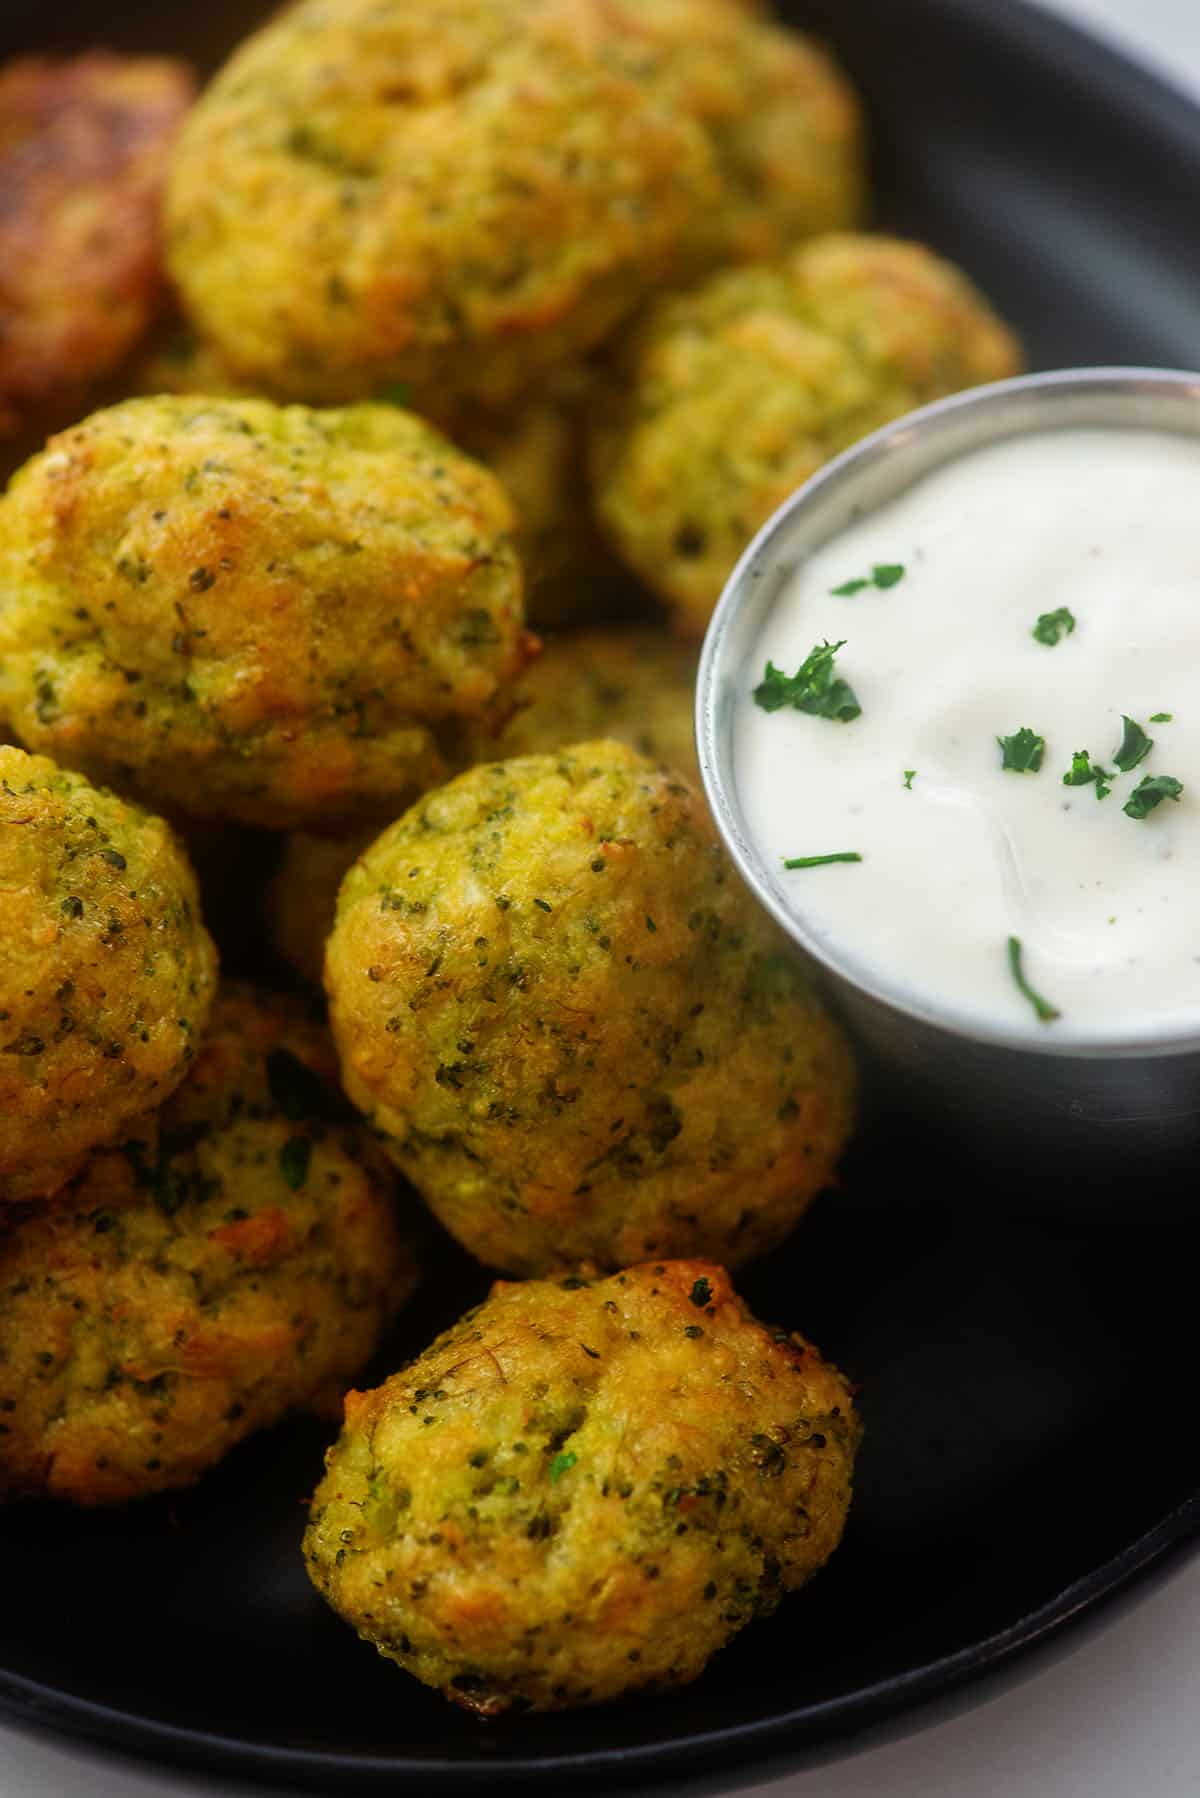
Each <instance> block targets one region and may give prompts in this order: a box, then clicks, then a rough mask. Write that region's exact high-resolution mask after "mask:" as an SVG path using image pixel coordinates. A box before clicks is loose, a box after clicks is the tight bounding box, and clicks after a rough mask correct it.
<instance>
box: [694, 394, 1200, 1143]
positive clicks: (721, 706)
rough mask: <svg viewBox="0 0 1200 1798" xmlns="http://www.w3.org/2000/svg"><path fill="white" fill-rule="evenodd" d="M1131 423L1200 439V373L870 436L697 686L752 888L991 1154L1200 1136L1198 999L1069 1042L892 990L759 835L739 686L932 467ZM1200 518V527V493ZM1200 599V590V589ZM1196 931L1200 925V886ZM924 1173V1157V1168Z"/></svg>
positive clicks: (902, 1102) (930, 413)
mask: <svg viewBox="0 0 1200 1798" xmlns="http://www.w3.org/2000/svg"><path fill="white" fill-rule="evenodd" d="M1095 426H1100V427H1110V428H1111V427H1125V428H1141V429H1147V428H1148V429H1152V430H1156V431H1171V432H1177V433H1180V434H1182V435H1185V436H1189V437H1194V438H1200V374H1186V373H1177V372H1173V371H1172V372H1166V371H1162V370H1158V369H1142V368H1084V369H1067V370H1063V371H1061V372H1057V373H1053V374H1043V375H1027V376H1024V377H1022V378H1020V379H1017V380H1013V381H1002V382H998V383H997V384H996V385H995V386H991V387H979V388H975V389H974V390H972V391H970V392H967V393H963V394H957V395H955V396H954V397H953V398H951V399H947V400H941V401H939V402H938V403H937V404H935V405H932V406H926V407H925V408H924V409H923V410H921V411H919V412H913V413H910V414H908V416H907V417H904V418H901V419H898V420H897V421H896V423H894V424H891V425H888V426H887V427H886V428H885V429H884V430H882V431H878V432H876V433H875V435H874V436H871V437H867V438H864V440H863V441H862V442H861V443H859V444H856V445H855V446H854V448H853V449H850V450H848V451H847V452H846V453H845V454H844V455H842V456H839V457H838V458H837V460H836V461H834V462H830V463H829V464H828V465H827V466H826V467H825V468H823V469H822V470H821V472H820V473H819V474H817V475H815V476H814V477H813V479H812V480H811V481H809V482H808V483H807V484H806V485H805V486H804V487H802V488H800V490H799V491H798V492H797V493H794V494H793V495H792V497H791V498H790V499H789V500H787V501H786V502H785V504H784V505H783V506H781V507H780V509H779V511H778V512H776V513H775V515H774V517H773V518H772V519H771V520H770V521H769V522H768V523H767V524H766V525H764V527H763V529H762V530H761V531H760V532H759V533H758V536H757V537H756V538H755V539H754V541H753V543H752V544H751V545H750V547H749V549H748V550H747V551H746V553H745V554H744V555H743V557H742V559H741V561H740V562H739V563H738V565H737V567H736V568H735V569H734V571H733V574H732V575H731V576H730V578H729V581H728V583H727V585H726V587H725V591H724V593H723V594H722V597H721V601H720V604H719V605H718V607H717V609H716V612H715V614H714V616H713V620H712V623H711V625H710V626H709V630H708V636H707V638H706V640H705V644H704V653H703V656H702V659H701V663H700V673H699V677H698V682H697V691H696V732H697V739H698V745H699V752H700V767H701V772H702V774H703V777H704V785H705V789H706V791H707V794H708V800H709V804H710V805H711V807H712V810H713V814H714V816H715V818H716V821H717V825H718V828H719V829H720V832H721V835H722V836H723V838H724V840H725V845H726V847H727V849H728V850H729V853H730V854H731V855H732V857H733V859H734V862H735V863H736V865H737V868H738V870H739V872H740V874H741V875H742V878H743V879H744V880H745V882H746V884H747V885H748V886H749V887H750V890H751V891H752V892H753V893H754V894H755V896H756V897H757V898H758V900H759V902H760V903H761V904H762V905H764V906H765V907H766V909H767V910H768V911H769V912H770V913H771V915H772V916H773V917H774V918H775V919H776V920H777V922H778V923H779V924H780V925H781V926H782V928H783V929H784V930H785V931H786V932H787V934H788V936H789V937H790V938H791V939H792V941H793V942H794V943H795V944H796V946H797V950H798V952H800V953H801V954H802V955H803V956H804V957H805V959H806V960H807V961H808V963H809V967H810V970H811V971H812V972H814V973H815V974H816V975H817V977H818V983H819V984H820V985H821V986H822V987H823V989H824V991H825V992H826V994H827V996H828V997H829V999H830V1000H831V1002H832V1004H833V1006H834V1008H835V1009H836V1010H837V1011H838V1012H840V1014H841V1015H842V1017H843V1019H844V1020H845V1022H846V1024H847V1026H848V1027H849V1029H850V1031H851V1033H852V1035H854V1036H855V1037H856V1039H857V1041H858V1043H859V1046H860V1048H861V1049H863V1050H865V1052H866V1064H867V1072H868V1085H870V1076H871V1073H872V1071H874V1072H876V1073H880V1074H882V1075H883V1086H884V1087H885V1088H886V1089H887V1092H888V1095H889V1098H888V1103H889V1104H890V1105H891V1106H892V1107H893V1108H895V1107H897V1106H899V1107H900V1108H901V1109H902V1110H903V1111H904V1112H905V1113H909V1112H911V1113H914V1114H916V1115H922V1114H924V1115H925V1116H926V1117H932V1120H933V1121H935V1122H937V1123H939V1124H940V1125H941V1126H943V1127H949V1129H950V1130H951V1132H952V1133H953V1134H954V1135H955V1136H956V1137H959V1138H965V1139H966V1140H967V1142H968V1143H969V1144H971V1145H973V1146H974V1147H975V1148H976V1149H977V1150H981V1151H983V1152H985V1153H987V1154H988V1155H994V1154H999V1155H1000V1156H1001V1157H1002V1158H1003V1157H1007V1156H1009V1155H1016V1156H1018V1157H1020V1158H1022V1159H1026V1160H1027V1159H1028V1158H1029V1156H1030V1155H1031V1154H1037V1155H1038V1156H1039V1157H1041V1156H1044V1157H1045V1160H1046V1162H1047V1163H1049V1164H1051V1165H1053V1166H1054V1167H1055V1168H1058V1169H1060V1170H1067V1169H1075V1170H1079V1171H1080V1172H1083V1171H1085V1170H1089V1169H1092V1170H1103V1172H1104V1173H1105V1174H1107V1175H1109V1176H1116V1175H1117V1174H1118V1172H1119V1170H1121V1169H1125V1170H1128V1169H1130V1168H1131V1167H1132V1166H1136V1165H1148V1164H1149V1163H1150V1162H1151V1161H1154V1162H1160V1161H1161V1160H1162V1159H1163V1158H1164V1157H1167V1156H1170V1155H1171V1154H1173V1153H1175V1154H1181V1155H1182V1154H1184V1153H1186V1152H1187V1151H1189V1150H1194V1149H1195V1147H1196V1146H1197V1145H1198V1144H1200V1012H1198V1013H1197V1017H1196V1022H1195V1026H1194V1028H1192V1029H1190V1030H1188V1031H1186V1032H1184V1031H1180V1030H1175V1031H1174V1032H1172V1033H1164V1035H1163V1036H1162V1038H1161V1039H1153V1040H1146V1039H1144V1038H1143V1039H1141V1040H1139V1041H1137V1042H1133V1041H1130V1040H1128V1039H1124V1040H1123V1039H1122V1037H1121V1035H1120V1031H1119V1028H1116V1027H1114V1030H1113V1032H1112V1034H1111V1035H1105V1036H1099V1035H1097V1036H1096V1037H1095V1038H1094V1039H1088V1040H1085V1041H1080V1042H1074V1041H1072V1042H1066V1043H1062V1044H1059V1043H1056V1042H1055V1040H1054V1037H1053V1034H1052V1030H1051V1029H1047V1030H1046V1031H1045V1033H1044V1034H1042V1035H1038V1036H1034V1035H1033V1034H1032V1033H1031V1032H1029V1031H1023V1032H1018V1031H1016V1030H1006V1029H1005V1028H1004V1027H1003V1026H1001V1025H996V1026H995V1027H992V1026H990V1025H976V1024H971V1025H970V1026H969V1027H968V1026H967V1025H965V1024H963V1023H960V1022H959V1021H957V1020H955V1019H952V1018H950V1017H948V1016H947V1015H946V1014H945V1013H944V1012H943V1011H942V1010H941V1008H940V1007H939V1006H938V1005H937V1004H936V1003H933V1002H930V1003H928V1004H925V1003H923V1002H922V1000H921V998H920V997H919V996H917V997H914V996H913V994H912V992H911V991H910V992H901V991H900V990H893V989H892V988H891V987H890V986H889V984H888V982H887V980H886V979H884V978H881V977H880V976H879V975H878V974H877V973H875V972H868V971H866V970H864V969H863V968H862V967H860V966H858V965H856V963H855V961H854V958H853V957H852V956H851V955H850V954H842V953H841V952H840V951H839V949H838V948H837V946H836V945H832V944H830V943H828V942H822V941H820V940H819V939H818V938H817V937H816V936H815V935H814V934H813V933H812V932H811V931H810V930H809V929H808V927H807V926H806V923H805V920H804V915H803V911H802V910H800V909H798V910H796V911H793V910H791V909H790V907H789V905H788V904H787V902H786V900H785V897H784V892H783V888H782V886H781V884H780V882H779V879H778V877H777V875H776V873H775V871H774V869H773V868H772V867H770V866H768V864H767V862H766V860H765V858H764V856H763V855H762V853H761V852H760V851H759V849H758V847H757V846H756V844H755V843H754V841H753V840H752V838H751V836H750V833H749V830H748V828H747V825H746V821H745V818H744V816H743V812H742V808H741V804H740V801H739V798H738V785H737V766H736V758H735V753H734V739H733V718H734V706H735V699H736V697H737V696H739V695H744V694H745V693H746V691H747V689H748V688H749V687H751V686H753V685H754V684H755V683H756V681H757V680H758V679H759V678H760V677H761V673H762V659H763V652H762V648H761V645H762V640H763V638H762V633H763V629H764V626H765V625H766V622H767V619H768V617H769V616H770V613H771V611H772V608H773V607H774V605H775V603H776V600H777V599H778V597H779V594H780V591H781V589H782V587H783V585H784V584H785V582H786V581H787V580H788V578H789V576H790V575H791V574H792V573H793V572H794V570H795V569H796V568H797V567H798V566H800V565H801V564H802V563H803V562H804V560H805V559H806V557H808V556H809V555H811V554H812V553H813V552H814V551H815V550H816V549H818V548H819V547H820V546H821V545H823V544H824V543H826V542H828V541H829V540H830V539H831V538H833V537H835V536H837V535H838V534H839V533H840V532H842V531H844V530H845V529H847V527H849V526H850V525H851V524H853V523H854V522H855V521H856V520H857V519H859V518H861V517H863V516H865V515H866V514H868V513H870V512H871V511H873V510H874V509H875V508H876V507H878V506H880V505H883V504H886V503H887V502H888V501H889V500H892V499H894V498H896V497H897V496H898V495H899V494H901V493H903V492H905V491H906V490H907V489H908V488H909V487H911V486H912V485H913V484H914V483H915V482H917V481H919V480H920V479H921V478H922V476H924V475H926V474H929V473H931V472H932V471H933V470H934V469H937V468H940V467H942V466H943V465H944V464H946V463H948V462H951V461H953V460H954V459H955V458H956V457H958V456H961V455H964V454H966V453H968V452H969V451H972V450H976V449H981V448H984V447H986V446H987V445H989V444H993V443H998V442H1001V441H1003V440H1004V439H1005V438H1009V437H1016V436H1021V435H1025V434H1028V433H1031V432H1035V431H1054V430H1062V429H1070V428H1079V427H1095ZM1196 529H1197V534H1198V536H1200V503H1198V504H1197V514H1196ZM1197 603H1198V604H1200V597H1198V601H1197ZM1196 900H1197V928H1198V931H1200V893H1197V895H1196ZM909 1171H910V1173H912V1174H914V1175H916V1173H917V1171H918V1170H916V1169H910V1170H909Z"/></svg>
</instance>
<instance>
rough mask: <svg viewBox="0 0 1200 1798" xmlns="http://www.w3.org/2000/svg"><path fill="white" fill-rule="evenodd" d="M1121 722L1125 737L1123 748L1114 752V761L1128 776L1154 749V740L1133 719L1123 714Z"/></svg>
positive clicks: (1122, 743) (1123, 738) (1122, 740)
mask: <svg viewBox="0 0 1200 1798" xmlns="http://www.w3.org/2000/svg"><path fill="white" fill-rule="evenodd" d="M1121 722H1122V724H1123V725H1124V726H1125V735H1124V736H1123V737H1122V738H1121V747H1120V748H1119V749H1117V750H1114V751H1113V761H1114V762H1115V763H1116V764H1117V767H1118V768H1119V769H1120V770H1121V772H1122V774H1128V773H1129V772H1130V770H1131V769H1133V768H1136V767H1137V765H1138V763H1139V762H1144V761H1145V759H1146V757H1147V756H1148V755H1149V753H1150V751H1151V750H1152V749H1153V748H1154V738H1153V737H1148V736H1147V735H1146V733H1145V731H1144V730H1143V729H1142V727H1141V725H1140V724H1138V723H1136V722H1135V721H1134V720H1133V719H1132V718H1127V717H1126V716H1125V714H1124V712H1122V713H1121Z"/></svg>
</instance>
